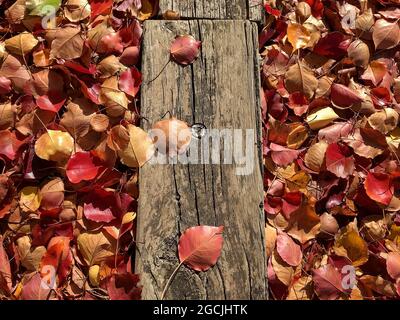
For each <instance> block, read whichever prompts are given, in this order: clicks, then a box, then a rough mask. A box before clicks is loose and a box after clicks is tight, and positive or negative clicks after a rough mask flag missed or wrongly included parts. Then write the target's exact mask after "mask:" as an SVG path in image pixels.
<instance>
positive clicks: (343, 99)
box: [331, 83, 363, 108]
mask: <svg viewBox="0 0 400 320" xmlns="http://www.w3.org/2000/svg"><path fill="white" fill-rule="evenodd" d="M331 100H332V102H333V103H334V104H335V106H337V107H341V108H350V107H351V106H352V105H353V104H355V103H359V102H362V101H363V99H362V98H361V97H359V96H358V94H357V93H356V92H354V91H353V90H351V89H349V88H348V87H346V86H344V85H342V84H338V83H334V84H332V87H331Z"/></svg>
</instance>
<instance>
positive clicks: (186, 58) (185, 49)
mask: <svg viewBox="0 0 400 320" xmlns="http://www.w3.org/2000/svg"><path fill="white" fill-rule="evenodd" d="M200 47H201V41H197V40H196V39H195V38H194V37H192V36H190V35H184V36H178V37H176V38H175V40H174V41H173V42H172V45H171V59H172V60H174V61H175V62H176V63H179V64H181V65H183V66H187V65H189V64H191V63H193V61H194V60H196V59H197V57H198V56H199V52H200Z"/></svg>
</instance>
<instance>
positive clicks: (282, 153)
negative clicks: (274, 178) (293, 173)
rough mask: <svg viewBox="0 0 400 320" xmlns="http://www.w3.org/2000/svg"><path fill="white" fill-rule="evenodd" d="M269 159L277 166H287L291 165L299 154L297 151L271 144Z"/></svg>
mask: <svg viewBox="0 0 400 320" xmlns="http://www.w3.org/2000/svg"><path fill="white" fill-rule="evenodd" d="M270 150H271V158H272V160H273V161H274V162H275V163H276V164H277V165H279V166H287V165H289V164H290V163H292V162H293V161H294V160H296V159H297V157H298V156H299V154H300V151H299V150H293V149H289V148H285V147H282V146H281V145H279V144H275V143H271V145H270Z"/></svg>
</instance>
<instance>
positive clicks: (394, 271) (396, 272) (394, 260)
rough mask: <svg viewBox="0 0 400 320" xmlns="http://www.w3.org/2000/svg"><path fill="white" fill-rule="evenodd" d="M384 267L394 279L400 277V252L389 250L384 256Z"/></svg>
mask: <svg viewBox="0 0 400 320" xmlns="http://www.w3.org/2000/svg"><path fill="white" fill-rule="evenodd" d="M386 268H387V272H388V274H389V276H391V277H392V278H393V279H394V280H397V279H400V253H398V252H389V253H388V256H387V258H386Z"/></svg>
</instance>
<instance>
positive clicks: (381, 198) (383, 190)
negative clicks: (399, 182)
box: [364, 172, 394, 205]
mask: <svg viewBox="0 0 400 320" xmlns="http://www.w3.org/2000/svg"><path fill="white" fill-rule="evenodd" d="M364 186H365V191H366V193H367V195H368V197H370V198H371V199H372V200H375V201H376V202H379V203H381V204H384V205H388V204H389V203H390V201H391V200H392V197H393V193H394V186H393V183H392V179H391V178H390V176H389V175H388V174H386V173H378V172H369V173H368V175H367V178H366V179H365V184H364Z"/></svg>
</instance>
